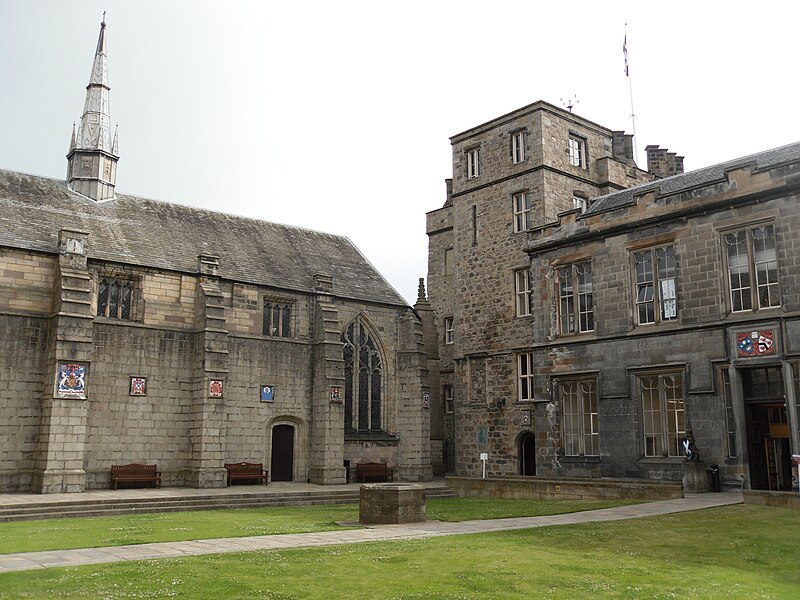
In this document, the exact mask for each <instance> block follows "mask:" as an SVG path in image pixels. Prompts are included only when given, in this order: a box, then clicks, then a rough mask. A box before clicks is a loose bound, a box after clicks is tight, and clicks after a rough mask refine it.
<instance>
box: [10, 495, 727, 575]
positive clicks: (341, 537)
mask: <svg viewBox="0 0 800 600" xmlns="http://www.w3.org/2000/svg"><path fill="white" fill-rule="evenodd" d="M741 502H742V494H741V492H724V493H720V494H695V495H691V496H687V497H686V498H679V499H676V500H661V501H658V502H648V503H646V504H633V505H630V506H619V507H616V508H605V509H601V510H589V511H584V512H577V513H569V514H564V515H552V516H546V517H520V518H514V519H491V520H486V521H464V522H461V523H445V522H442V521H426V522H424V523H410V524H405V525H378V526H370V527H367V528H363V529H351V530H345V531H325V532H319V533H295V534H283V535H262V536H255V537H240V538H221V539H213V540H194V541H190V542H160V543H154V544H139V545H135V546H115V547H111V548H82V549H79V550H53V551H49V552H22V553H19V554H2V555H0V573H6V572H10V571H25V570H30V569H46V568H48V567H74V566H78V565H90V564H98V563H109V562H118V561H124V560H144V559H151V558H174V557H181V556H194V555H199V554H221V553H224V552H242V551H247V550H280V549H283V548H305V547H310V546H332V545H335V544H358V543H362V542H380V541H386V540H410V539H419V538H429V537H439V536H444V535H463V534H467V533H487V532H492V531H505V530H509V529H528V528H532V527H548V526H552V525H570V524H573V523H589V522H597V521H619V520H622V519H636V518H640V517H652V516H655V515H665V514H670V513H677V512H685V511H690V510H699V509H703V508H711V507H714V506H725V505H729V504H740V503H741Z"/></svg>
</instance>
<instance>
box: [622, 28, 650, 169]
mask: <svg viewBox="0 0 800 600" xmlns="http://www.w3.org/2000/svg"><path fill="white" fill-rule="evenodd" d="M622 52H623V54H624V55H625V76H626V77H627V78H628V91H629V92H630V96H631V123H632V125H633V160H634V161H635V162H636V164H637V165H638V164H639V151H638V149H637V147H636V112H635V111H634V110H633V79H631V70H630V67H629V65H628V24H627V23H625V41H624V42H623V43H622ZM639 168H640V169H641V167H639ZM645 170H647V169H646V168H645Z"/></svg>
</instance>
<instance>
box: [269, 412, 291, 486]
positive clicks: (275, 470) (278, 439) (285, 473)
mask: <svg viewBox="0 0 800 600" xmlns="http://www.w3.org/2000/svg"><path fill="white" fill-rule="evenodd" d="M293 466H294V427H292V426H291V425H275V427H273V428H272V460H271V461H270V480H271V481H293V480H294V470H293Z"/></svg>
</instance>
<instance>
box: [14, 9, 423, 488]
mask: <svg viewBox="0 0 800 600" xmlns="http://www.w3.org/2000/svg"><path fill="white" fill-rule="evenodd" d="M109 91H110V87H109V85H108V75H107V56H106V25H105V22H104V23H102V25H101V29H100V36H99V40H98V44H97V49H96V53H95V57H94V61H93V65H92V72H91V76H90V80H89V85H88V86H87V92H86V104H85V107H84V112H83V115H82V117H81V120H80V125H79V126H78V127H77V128H74V129H73V134H72V139H71V142H70V147H69V153H68V156H67V162H68V167H67V179H66V181H63V180H56V179H49V178H45V177H39V176H33V175H27V174H23V173H18V172H12V171H3V170H0V206H2V213H3V223H4V225H3V227H2V229H0V330H1V331H2V334H3V335H2V341H0V371H1V372H2V375H3V383H2V386H0V491H35V492H41V493H51V492H79V491H83V490H85V489H91V488H102V487H107V486H108V485H109V479H110V467H111V465H113V464H127V463H144V464H156V465H157V467H158V470H159V471H161V472H162V483H163V485H165V486H192V487H219V486H224V485H225V474H226V470H225V468H224V465H225V464H226V463H236V462H243V461H247V462H256V463H262V464H264V466H265V468H267V469H268V470H269V472H270V473H269V478H270V480H272V481H297V482H306V481H310V482H314V483H319V484H336V483H344V482H345V481H346V480H348V478H349V477H350V470H352V471H353V474H354V471H355V465H356V464H357V463H358V462H383V463H387V464H388V466H389V467H390V468H391V469H393V470H394V471H395V476H396V477H398V478H399V479H403V480H406V481H422V480H428V479H430V478H431V466H430V460H429V413H430V411H429V410H428V405H427V397H428V396H427V393H428V388H427V379H426V378H427V372H426V364H425V354H424V352H423V342H422V330H421V322H420V319H419V318H418V316H417V315H416V314H415V313H414V311H413V309H412V308H411V307H409V306H408V305H407V303H406V302H405V301H404V300H403V298H402V297H401V296H400V295H399V294H398V293H397V292H396V291H395V290H394V289H393V288H392V287H391V285H389V284H388V283H387V281H386V280H385V279H384V278H383V277H382V276H381V275H380V273H378V272H377V271H376V270H375V269H374V268H373V267H372V266H371V265H370V263H369V261H368V260H367V259H366V258H365V257H364V256H363V255H362V254H361V253H360V252H359V250H358V249H357V248H356V247H355V246H354V245H353V244H352V242H350V240H349V239H347V238H345V237H342V236H338V235H331V234H326V233H320V232H317V231H311V230H308V229H303V228H300V227H292V226H287V225H279V224H275V223H269V222H264V221H258V220H254V219H248V218H244V217H239V216H234V215H229V214H225V213H221V212H213V211H208V210H200V209H197V208H191V207H187V206H182V205H179V204H172V203H168V202H161V201H156V200H150V199H146V198H141V197H138V196H134V195H128V194H122V193H120V192H118V191H117V190H116V174H117V162H118V160H119V151H118V139H117V134H116V132H112V130H111V127H110V113H109Z"/></svg>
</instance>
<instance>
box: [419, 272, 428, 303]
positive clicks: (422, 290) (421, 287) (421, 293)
mask: <svg viewBox="0 0 800 600" xmlns="http://www.w3.org/2000/svg"><path fill="white" fill-rule="evenodd" d="M427 299H428V295H427V294H426V293H425V278H424V277H420V278H419V287H418V288H417V301H419V300H427Z"/></svg>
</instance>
